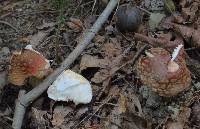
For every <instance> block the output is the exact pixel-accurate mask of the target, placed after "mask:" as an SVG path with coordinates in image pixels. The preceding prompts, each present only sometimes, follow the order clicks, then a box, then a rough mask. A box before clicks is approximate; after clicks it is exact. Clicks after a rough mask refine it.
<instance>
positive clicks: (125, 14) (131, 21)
mask: <svg viewBox="0 0 200 129" xmlns="http://www.w3.org/2000/svg"><path fill="white" fill-rule="evenodd" d="M141 21H142V16H141V12H140V10H139V9H138V8H137V7H132V6H131V5H129V4H125V5H121V6H119V8H118V9H117V12H116V25H117V28H118V29H119V30H120V31H122V32H133V31H136V30H137V29H138V28H139V26H140V24H141Z"/></svg>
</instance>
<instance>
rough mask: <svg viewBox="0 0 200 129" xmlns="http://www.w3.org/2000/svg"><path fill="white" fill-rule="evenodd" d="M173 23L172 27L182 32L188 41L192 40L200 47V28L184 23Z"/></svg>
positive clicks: (193, 43) (195, 45)
mask: <svg viewBox="0 0 200 129" xmlns="http://www.w3.org/2000/svg"><path fill="white" fill-rule="evenodd" d="M172 25H173V28H172V29H173V30H175V31H176V32H178V33H180V34H181V35H182V37H183V38H184V39H185V40H186V41H187V42H191V45H192V46H194V47H200V36H199V35H200V28H198V29H197V30H196V29H194V28H191V27H187V26H184V25H178V24H175V23H172Z"/></svg>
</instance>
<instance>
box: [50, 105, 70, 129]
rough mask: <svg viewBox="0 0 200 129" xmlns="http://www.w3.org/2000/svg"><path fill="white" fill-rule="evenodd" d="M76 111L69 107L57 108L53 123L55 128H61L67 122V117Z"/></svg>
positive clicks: (54, 111)
mask: <svg viewBox="0 0 200 129" xmlns="http://www.w3.org/2000/svg"><path fill="white" fill-rule="evenodd" d="M73 111H74V110H73V109H72V108H71V107H69V106H66V107H65V106H56V107H55V108H54V110H53V119H52V121H51V123H52V124H53V125H54V126H61V125H62V123H63V122H64V121H65V120H66V119H65V117H66V116H67V115H68V114H69V113H70V112H73Z"/></svg>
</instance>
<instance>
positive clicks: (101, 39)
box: [94, 35, 105, 43]
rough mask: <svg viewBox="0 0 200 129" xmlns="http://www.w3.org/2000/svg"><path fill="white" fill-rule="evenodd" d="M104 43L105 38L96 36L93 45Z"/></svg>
mask: <svg viewBox="0 0 200 129" xmlns="http://www.w3.org/2000/svg"><path fill="white" fill-rule="evenodd" d="M104 41H105V36H101V35H96V36H95V37H94V42H95V43H104Z"/></svg>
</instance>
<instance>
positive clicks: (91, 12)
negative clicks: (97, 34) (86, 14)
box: [91, 0, 97, 14]
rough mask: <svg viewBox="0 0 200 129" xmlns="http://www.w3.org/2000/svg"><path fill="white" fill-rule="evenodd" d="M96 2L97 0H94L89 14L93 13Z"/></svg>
mask: <svg viewBox="0 0 200 129" xmlns="http://www.w3.org/2000/svg"><path fill="white" fill-rule="evenodd" d="M96 3H97V0H94V4H93V6H92V11H91V14H92V13H93V11H94V7H95V6H96Z"/></svg>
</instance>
